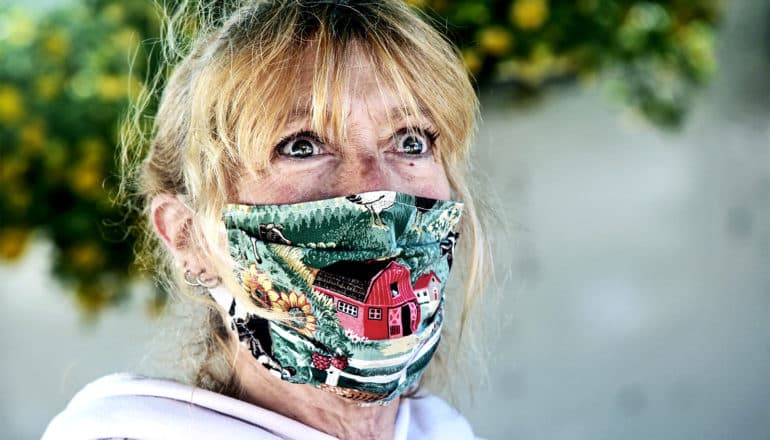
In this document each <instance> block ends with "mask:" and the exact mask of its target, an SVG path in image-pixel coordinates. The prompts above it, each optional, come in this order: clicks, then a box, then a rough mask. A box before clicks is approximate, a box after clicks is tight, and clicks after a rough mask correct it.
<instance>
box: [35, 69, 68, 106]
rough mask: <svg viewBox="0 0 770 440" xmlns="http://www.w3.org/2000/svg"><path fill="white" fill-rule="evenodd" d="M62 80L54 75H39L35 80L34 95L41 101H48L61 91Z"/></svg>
mask: <svg viewBox="0 0 770 440" xmlns="http://www.w3.org/2000/svg"><path fill="white" fill-rule="evenodd" d="M61 84H62V78H61V76H60V75H56V74H46V75H41V76H40V77H39V78H37V79H36V80H35V85H34V89H35V94H37V96H38V97H40V99H42V100H43V101H50V100H52V99H53V98H54V97H56V95H58V94H59V92H60V91H61Z"/></svg>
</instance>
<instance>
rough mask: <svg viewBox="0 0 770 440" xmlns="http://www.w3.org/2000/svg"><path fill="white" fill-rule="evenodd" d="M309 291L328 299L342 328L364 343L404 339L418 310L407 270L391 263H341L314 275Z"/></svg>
mask: <svg viewBox="0 0 770 440" xmlns="http://www.w3.org/2000/svg"><path fill="white" fill-rule="evenodd" d="M313 290H315V291H316V292H319V293H323V294H325V295H327V296H329V297H330V298H331V299H332V301H333V302H334V308H335V309H336V310H337V318H339V320H340V323H341V324H342V326H343V327H345V328H347V329H350V330H352V331H353V332H355V333H356V334H357V335H359V336H363V337H365V338H368V339H389V338H398V337H401V336H408V335H411V334H412V333H414V332H415V331H416V330H417V324H418V323H419V322H420V313H421V312H420V306H419V304H418V302H417V297H416V296H415V294H414V290H413V288H412V284H411V282H410V273H409V268H407V267H406V266H404V265H401V264H398V263H396V262H395V261H392V260H391V261H372V262H368V263H360V262H350V261H341V262H338V263H335V264H332V265H330V266H327V267H325V268H323V269H321V270H319V271H318V274H317V275H316V278H315V281H314V282H313Z"/></svg>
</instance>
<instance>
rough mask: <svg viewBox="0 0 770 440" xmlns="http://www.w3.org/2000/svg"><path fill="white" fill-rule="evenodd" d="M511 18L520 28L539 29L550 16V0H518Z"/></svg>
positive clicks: (513, 7)
mask: <svg viewBox="0 0 770 440" xmlns="http://www.w3.org/2000/svg"><path fill="white" fill-rule="evenodd" d="M510 18H511V22H513V24H515V25H516V26H517V27H518V28H519V29H524V30H535V29H538V28H539V27H541V26H542V25H543V23H545V20H546V19H547V18H548V0H516V1H515V2H514V3H513V5H512V6H511V17H510Z"/></svg>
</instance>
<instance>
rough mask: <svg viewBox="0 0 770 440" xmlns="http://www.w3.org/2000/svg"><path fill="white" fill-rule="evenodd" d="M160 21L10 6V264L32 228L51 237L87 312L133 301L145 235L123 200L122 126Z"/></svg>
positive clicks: (2, 65)
mask: <svg viewBox="0 0 770 440" xmlns="http://www.w3.org/2000/svg"><path fill="white" fill-rule="evenodd" d="M158 25H159V23H158V21H157V19H156V16H155V14H154V13H153V11H152V9H151V8H149V7H147V5H144V4H142V3H139V2H120V1H91V2H86V3H76V4H74V5H68V7H67V9H61V10H55V11H52V12H50V13H48V14H46V15H42V16H35V15H31V14H30V13H29V12H28V11H25V10H23V9H8V8H4V9H2V10H0V32H2V33H4V34H6V35H7V36H8V38H0V157H1V158H2V160H0V219H2V228H0V231H1V232H0V259H5V260H11V259H14V258H16V257H18V256H20V255H21V254H22V252H23V250H24V248H25V244H26V243H27V241H28V237H29V236H30V234H31V233H32V232H34V233H35V234H36V235H41V236H43V237H45V238H46V239H48V240H50V241H51V242H52V243H53V245H54V255H53V271H54V273H55V275H56V276H57V277H58V278H59V279H60V280H62V281H64V282H65V283H66V284H67V285H69V286H71V287H72V290H73V291H74V292H76V298H77V300H78V303H79V304H80V306H82V309H83V310H84V311H86V312H96V311H98V310H100V309H101V308H102V307H103V306H105V305H108V304H113V303H116V302H119V301H120V300H122V299H124V298H125V296H126V294H127V288H126V287H127V281H128V280H129V279H130V277H131V276H130V273H131V270H130V268H131V264H132V259H133V247H134V244H135V242H136V240H137V237H136V236H135V234H134V233H133V232H132V230H131V229H130V228H127V227H126V225H127V224H130V223H131V222H133V221H134V220H135V219H131V218H126V215H127V214H126V213H125V212H124V211H123V210H122V209H121V208H120V207H117V206H115V205H114V204H113V203H112V197H113V195H114V193H115V188H116V185H117V181H116V174H117V170H116V165H115V162H116V161H115V159H114V156H115V154H116V147H115V146H116V143H117V124H118V120H119V118H120V116H121V114H122V112H123V111H124V109H125V107H126V105H127V103H128V100H129V98H130V97H131V96H135V95H136V94H137V93H139V91H140V90H141V89H142V87H143V79H144V75H145V74H146V73H147V69H148V63H152V58H149V59H148V57H147V54H146V53H144V52H143V51H142V50H139V51H138V52H137V48H138V46H139V42H140V41H142V40H143V39H145V38H147V37H148V36H151V35H153V34H154V33H155V32H156V31H155V30H156V29H157V28H158ZM132 60H133V61H134V62H133V71H131V69H130V67H129V66H130V62H131V61H132ZM159 295H162V294H160V293H159ZM162 300H163V298H162V296H159V297H158V298H156V300H155V301H153V304H155V303H162Z"/></svg>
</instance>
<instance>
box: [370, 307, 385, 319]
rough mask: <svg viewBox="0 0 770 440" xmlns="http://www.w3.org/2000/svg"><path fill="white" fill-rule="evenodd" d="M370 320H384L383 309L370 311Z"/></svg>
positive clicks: (371, 309) (373, 308)
mask: <svg viewBox="0 0 770 440" xmlns="http://www.w3.org/2000/svg"><path fill="white" fill-rule="evenodd" d="M369 319H374V320H377V321H380V320H382V309H381V308H379V307H372V308H370V309H369Z"/></svg>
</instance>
